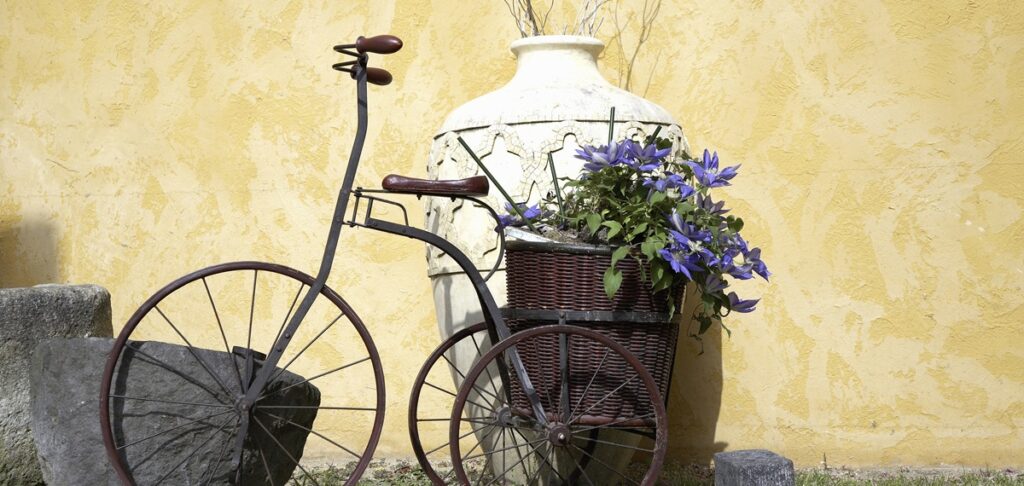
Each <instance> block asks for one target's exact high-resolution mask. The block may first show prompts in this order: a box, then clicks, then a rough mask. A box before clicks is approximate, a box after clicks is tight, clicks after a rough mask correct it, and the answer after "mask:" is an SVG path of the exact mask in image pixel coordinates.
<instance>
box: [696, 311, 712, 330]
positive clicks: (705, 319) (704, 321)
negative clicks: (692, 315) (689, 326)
mask: <svg viewBox="0 0 1024 486" xmlns="http://www.w3.org/2000/svg"><path fill="white" fill-rule="evenodd" d="M697 321H698V322H700V330H699V331H697V334H704V332H705V331H707V330H708V329H709V328H710V327H711V317H709V316H707V315H706V314H701V316H700V317H698V318H697Z"/></svg>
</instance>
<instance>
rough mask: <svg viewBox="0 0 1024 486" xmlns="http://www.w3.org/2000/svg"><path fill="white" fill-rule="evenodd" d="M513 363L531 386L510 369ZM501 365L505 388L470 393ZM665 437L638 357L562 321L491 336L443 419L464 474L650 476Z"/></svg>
mask: <svg viewBox="0 0 1024 486" xmlns="http://www.w3.org/2000/svg"><path fill="white" fill-rule="evenodd" d="M573 349H580V350H582V349H587V350H588V352H587V353H576V354H574V353H573ZM519 363H522V365H523V366H524V367H525V370H526V378H527V379H528V380H529V382H530V384H529V386H524V385H525V384H524V383H520V379H519V378H518V376H517V375H516V374H515V372H514V371H513V370H514V369H515V367H516V365H518V364H519ZM502 368H504V369H506V370H508V372H509V374H510V376H511V377H510V380H509V381H510V382H511V383H510V384H509V386H510V388H511V390H510V391H511V393H510V394H508V395H506V394H504V393H502V394H499V398H500V399H499V400H498V401H493V402H483V403H482V402H480V401H478V400H476V399H475V398H474V397H475V395H476V394H477V393H478V392H477V391H476V390H478V389H481V388H485V387H488V386H489V384H490V383H494V382H495V379H496V377H497V376H498V373H499V372H500V370H501V369H502ZM528 388H532V389H533V391H534V393H535V394H536V397H537V400H538V401H539V403H540V406H541V408H542V410H543V412H542V413H543V416H540V415H539V414H538V413H537V410H536V409H535V408H534V406H533V403H532V402H531V401H530V400H529V399H528V396H529V394H530V392H529V390H528ZM509 395H510V397H511V398H510V399H509V398H506V397H507V396H509ZM667 437H668V436H667V419H666V414H665V404H664V401H663V400H662V398H661V393H660V392H659V391H658V387H657V385H656V384H655V381H654V379H653V378H652V377H651V375H650V373H648V372H647V370H646V369H645V368H644V367H643V365H642V364H641V363H640V362H639V361H638V360H637V359H636V357H635V356H633V355H632V354H631V353H630V352H629V351H627V350H626V349H625V348H623V347H622V346H621V345H619V344H618V343H616V342H614V341H613V340H611V339H609V338H607V337H605V336H604V335H602V334H600V333H598V332H595V331H591V330H589V329H585V328H582V327H577V326H568V325H553V326H542V327H536V328H532V329H529V330H526V331H521V332H518V333H516V334H513V335H512V336H511V337H509V338H508V339H505V340H502V341H500V342H499V343H498V344H496V345H495V346H494V347H493V348H492V349H491V350H490V351H488V352H487V353H486V354H485V355H484V356H483V357H482V358H481V359H480V362H479V363H477V364H476V365H475V366H474V367H473V369H471V370H470V371H469V372H468V373H466V377H465V380H464V382H463V384H462V386H461V387H460V389H459V393H458V396H457V397H456V399H455V405H454V407H453V408H452V414H451V419H450V426H449V441H450V446H451V457H452V463H453V464H452V466H453V469H454V472H455V474H454V476H455V477H456V479H457V480H458V482H459V483H460V484H517V485H518V484H526V485H534V484H588V485H598V484H609V483H615V484H638V485H640V484H642V485H645V486H646V485H653V484H655V481H656V480H657V477H658V475H659V474H660V472H661V466H662V463H663V461H664V459H665V451H666V449H667ZM633 461H639V464H637V463H634V464H632V466H631V465H630V462H633ZM638 466H639V467H638Z"/></svg>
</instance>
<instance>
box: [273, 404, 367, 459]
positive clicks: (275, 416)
mask: <svg viewBox="0 0 1024 486" xmlns="http://www.w3.org/2000/svg"><path fill="white" fill-rule="evenodd" d="M256 411H257V412H261V413H265V414H267V415H269V416H271V417H273V418H275V419H277V420H282V421H284V422H285V423H287V424H288V425H291V426H294V427H297V428H299V429H302V430H305V431H306V432H309V433H311V434H313V435H315V436H317V437H319V438H321V439H323V440H326V441H327V442H330V443H331V444H334V445H335V446H337V447H338V448H340V449H341V450H343V451H345V452H347V453H349V454H352V456H353V457H355V458H356V459H357V460H360V459H362V457H360V455H359V454H356V453H355V452H352V451H351V450H350V449H349V448H348V447H345V446H343V445H341V444H339V443H337V442H334V441H333V440H331V439H330V438H329V437H327V436H326V435H324V434H321V433H320V432H317V431H315V430H313V429H311V428H309V427H306V426H304V425H300V424H297V423H295V422H293V421H291V420H289V419H287V418H284V417H281V416H280V415H274V414H272V413H270V412H268V411H266V410H260V409H256Z"/></svg>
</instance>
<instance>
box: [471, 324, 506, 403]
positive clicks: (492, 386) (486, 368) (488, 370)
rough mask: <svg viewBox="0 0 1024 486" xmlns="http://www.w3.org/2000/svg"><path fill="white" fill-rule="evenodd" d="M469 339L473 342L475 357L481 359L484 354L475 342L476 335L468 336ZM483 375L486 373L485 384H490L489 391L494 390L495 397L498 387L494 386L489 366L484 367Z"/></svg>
mask: <svg viewBox="0 0 1024 486" xmlns="http://www.w3.org/2000/svg"><path fill="white" fill-rule="evenodd" d="M469 338H470V339H472V340H473V346H474V347H475V348H476V355H477V357H478V358H481V357H483V355H484V353H483V352H482V351H481V350H480V343H478V342H477V341H476V335H475V334H470V336H469ZM484 373H487V383H490V384H491V390H494V394H495V395H497V394H498V387H496V386H494V375H492V374H491V367H490V365H488V366H486V367H484ZM504 385H505V384H504V383H502V386H504Z"/></svg>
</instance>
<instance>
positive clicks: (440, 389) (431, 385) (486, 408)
mask: <svg viewBox="0 0 1024 486" xmlns="http://www.w3.org/2000/svg"><path fill="white" fill-rule="evenodd" d="M423 384H424V385H427V386H429V387H430V388H433V389H435V390H437V391H441V392H444V393H447V394H449V395H451V396H453V397H456V398H458V395H456V394H454V393H452V392H451V391H448V390H445V389H444V388H441V387H439V386H437V385H435V384H433V383H431V382H429V381H426V380H423ZM466 403H471V404H473V405H476V406H477V407H480V408H482V409H484V410H487V411H488V412H491V413H493V414H497V413H498V412H497V411H496V410H494V409H493V408H491V407H488V406H486V405H480V404H479V403H477V402H475V401H473V400H470V399H469V398H468V397H467V398H466Z"/></svg>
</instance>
